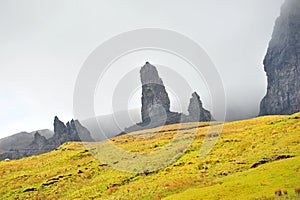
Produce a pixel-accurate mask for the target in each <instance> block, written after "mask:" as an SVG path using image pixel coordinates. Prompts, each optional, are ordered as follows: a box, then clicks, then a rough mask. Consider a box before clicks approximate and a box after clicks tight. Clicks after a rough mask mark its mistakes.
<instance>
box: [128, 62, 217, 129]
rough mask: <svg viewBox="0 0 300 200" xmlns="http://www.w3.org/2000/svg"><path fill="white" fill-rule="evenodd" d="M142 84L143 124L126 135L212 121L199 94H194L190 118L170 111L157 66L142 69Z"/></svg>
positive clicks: (146, 66) (147, 65) (145, 66)
mask: <svg viewBox="0 0 300 200" xmlns="http://www.w3.org/2000/svg"><path fill="white" fill-rule="evenodd" d="M140 78H141V83H142V98H141V100H142V109H141V115H142V122H140V123H138V124H136V125H134V126H131V127H129V128H127V129H125V132H126V133H129V132H132V131H137V130H141V129H149V128H154V127H158V126H163V125H168V124H176V123H181V122H198V121H210V120H211V119H212V117H211V114H210V112H209V111H207V110H205V109H204V108H203V107H202V102H201V101H200V97H199V95H198V94H197V93H193V95H192V96H193V97H192V99H191V102H190V105H189V116H187V115H184V114H182V113H177V112H172V111H170V99H169V95H168V93H167V91H166V89H165V86H164V83H163V81H162V79H161V78H160V77H159V74H158V71H157V69H156V67H155V66H153V65H151V64H150V63H149V62H146V64H145V65H144V66H143V67H142V68H141V70H140Z"/></svg>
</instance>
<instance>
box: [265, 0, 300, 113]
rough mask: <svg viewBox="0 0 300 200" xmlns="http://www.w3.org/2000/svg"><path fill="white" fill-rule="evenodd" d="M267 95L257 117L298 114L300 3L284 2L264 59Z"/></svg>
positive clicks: (293, 0)
mask: <svg viewBox="0 0 300 200" xmlns="http://www.w3.org/2000/svg"><path fill="white" fill-rule="evenodd" d="M264 69H265V71H266V74H267V77H268V88H267V94H266V96H265V97H264V98H263V100H262V101H261V105H260V115H272V114H292V113H295V112H298V111H300V1H299V0H286V1H285V3H284V4H283V6H282V8H281V14H280V17H279V18H278V19H277V20H276V24H275V27H274V32H273V35H272V39H271V41H270V43H269V47H268V51H267V54H266V56H265V59H264Z"/></svg>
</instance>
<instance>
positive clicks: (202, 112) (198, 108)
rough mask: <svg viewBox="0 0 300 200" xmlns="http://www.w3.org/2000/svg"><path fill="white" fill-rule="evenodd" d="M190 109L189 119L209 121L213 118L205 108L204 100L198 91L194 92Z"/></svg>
mask: <svg viewBox="0 0 300 200" xmlns="http://www.w3.org/2000/svg"><path fill="white" fill-rule="evenodd" d="M188 111H189V121H195V122H199V121H200V122H207V121H211V120H213V118H212V116H211V114H210V112H209V111H208V110H206V109H204V108H203V105H202V102H201V100H200V96H199V95H198V94H197V92H194V93H193V94H192V98H191V99H190V104H189V107H188Z"/></svg>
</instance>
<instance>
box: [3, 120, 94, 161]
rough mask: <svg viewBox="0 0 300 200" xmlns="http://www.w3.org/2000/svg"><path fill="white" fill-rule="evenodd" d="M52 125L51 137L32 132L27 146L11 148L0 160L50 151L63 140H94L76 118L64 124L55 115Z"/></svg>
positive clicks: (63, 141)
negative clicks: (32, 134) (52, 133)
mask: <svg viewBox="0 0 300 200" xmlns="http://www.w3.org/2000/svg"><path fill="white" fill-rule="evenodd" d="M53 125H54V135H53V136H52V137H51V138H49V139H46V137H44V136H42V135H41V134H40V133H39V132H38V131H37V132H36V133H35V134H34V139H33V141H32V142H31V143H30V144H29V145H28V146H25V147H23V148H21V149H20V148H19V149H11V150H9V151H6V152H4V153H2V154H0V160H4V159H6V158H9V159H19V158H22V157H27V156H31V155H39V154H42V153H46V152H49V151H52V150H54V149H56V148H57V147H59V146H60V145H62V144H63V143H65V142H71V141H72V142H73V141H77V142H79V141H84V142H92V141H94V140H93V139H92V137H91V135H90V132H89V131H88V130H87V129H86V128H85V127H83V126H82V125H81V124H80V123H79V121H78V120H71V121H70V122H67V123H66V125H65V124H64V123H63V122H62V121H60V120H59V119H58V117H55V118H54V124H53Z"/></svg>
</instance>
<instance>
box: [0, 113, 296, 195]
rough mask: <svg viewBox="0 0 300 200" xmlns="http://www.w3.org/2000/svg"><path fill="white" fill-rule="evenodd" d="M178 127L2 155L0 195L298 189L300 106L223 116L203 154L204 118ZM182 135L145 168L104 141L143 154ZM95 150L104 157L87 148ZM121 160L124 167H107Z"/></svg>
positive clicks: (231, 192) (228, 192)
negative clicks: (14, 156)
mask: <svg viewBox="0 0 300 200" xmlns="http://www.w3.org/2000/svg"><path fill="white" fill-rule="evenodd" d="M178 128H179V125H169V126H165V127H163V129H152V130H145V131H139V132H135V133H132V134H129V135H123V136H120V137H117V138H114V139H112V140H110V141H107V142H102V143H89V144H88V143H85V144H83V143H67V144H64V145H62V146H61V147H60V148H59V149H58V150H56V151H53V152H50V153H47V154H43V155H40V156H33V157H29V158H24V159H21V160H17V161H9V162H5V161H2V162H0V199H59V198H61V199H93V198H94V199H98V198H99V199H161V198H167V199H226V198H227V199H271V198H273V197H275V195H274V192H275V191H276V190H278V189H280V190H282V191H284V190H286V191H287V192H288V195H286V196H288V198H289V199H297V198H298V197H299V196H297V195H296V194H295V191H294V190H295V188H297V187H300V114H295V115H292V116H268V117H259V118H255V119H250V120H244V121H237V122H231V123H226V124H225V125H224V129H223V132H222V134H221V135H220V137H219V139H218V140H217V142H216V144H215V146H214V148H213V149H212V151H211V152H210V153H209V154H208V155H207V156H206V157H204V158H199V151H200V149H201V146H202V144H203V141H204V139H205V135H206V133H207V130H208V128H209V127H208V124H205V123H188V124H184V125H183V127H180V130H179V131H178V133H179V135H180V137H177V136H176V129H178ZM193 132H195V133H196V135H195V137H192V136H191V135H192V134H191V133H193ZM189 139H191V140H190V141H191V142H192V143H191V145H190V146H189V148H188V149H187V150H186V151H184V149H175V150H176V152H178V153H183V155H182V156H181V157H180V158H179V159H177V160H176V162H174V163H172V164H170V165H168V166H165V167H164V163H159V162H151V161H150V162H149V169H151V167H152V166H154V167H158V166H160V167H161V168H160V169H159V170H157V171H155V172H153V173H146V172H145V173H140V171H139V168H138V167H136V168H130V167H131V166H132V165H136V163H130V161H129V160H128V161H127V160H126V159H123V160H118V157H117V156H116V155H115V152H111V151H110V150H111V149H110V148H111V145H109V144H113V145H115V146H118V147H120V149H124V150H126V151H128V152H132V153H135V154H137V155H146V154H147V153H151V152H160V150H163V149H167V148H169V147H170V146H168V145H169V143H170V141H175V142H177V143H180V142H182V141H186V140H189ZM103 152H106V153H107V158H108V159H101V161H99V160H98V159H96V158H95V156H93V155H99V154H101V153H103ZM129 155H131V154H129ZM167 156H169V154H168V153H166V154H164V153H162V154H161V157H167ZM96 157H97V156H96ZM162 160H163V159H162ZM126 163H127V164H128V166H127V167H128V169H130V170H131V172H126V171H119V170H116V169H115V168H122V166H124V165H125V164H126ZM135 170H136V171H135ZM285 198H287V197H285ZM298 199H299V198H298Z"/></svg>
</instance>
